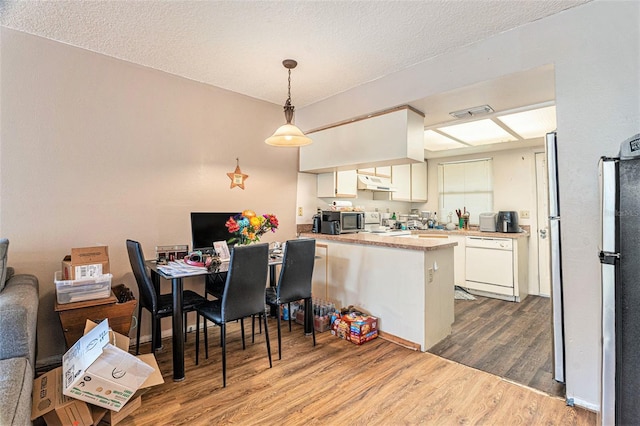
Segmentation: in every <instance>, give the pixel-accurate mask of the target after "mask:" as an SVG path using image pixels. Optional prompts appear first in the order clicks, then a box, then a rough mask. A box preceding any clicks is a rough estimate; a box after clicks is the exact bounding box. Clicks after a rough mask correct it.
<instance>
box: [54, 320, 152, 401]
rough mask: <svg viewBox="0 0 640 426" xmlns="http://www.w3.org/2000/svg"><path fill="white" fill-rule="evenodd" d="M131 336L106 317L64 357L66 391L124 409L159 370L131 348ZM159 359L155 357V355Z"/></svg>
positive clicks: (75, 396) (67, 393)
mask: <svg viewBox="0 0 640 426" xmlns="http://www.w3.org/2000/svg"><path fill="white" fill-rule="evenodd" d="M128 349H129V338H128V337H126V336H122V335H120V334H117V333H114V332H112V331H109V324H108V319H105V320H103V321H102V322H101V323H100V324H98V325H96V326H95V327H94V328H93V329H91V330H88V332H87V333H86V334H85V335H84V336H82V337H81V338H80V340H78V341H77V342H76V343H75V344H74V345H73V346H72V347H71V349H69V350H68V351H67V352H66V353H65V354H64V356H63V357H62V377H63V383H62V385H63V387H62V393H63V394H65V395H67V396H71V397H73V398H76V399H80V400H83V401H86V402H90V403H91V404H94V405H97V406H99V407H104V408H108V409H110V410H113V411H120V409H121V408H122V407H123V406H124V405H125V404H126V403H127V401H128V400H129V399H130V398H131V397H132V396H133V394H134V393H135V391H136V390H137V389H138V388H140V387H141V386H142V385H143V383H144V382H145V381H146V379H147V377H149V376H150V375H151V373H153V372H154V371H155V370H157V364H156V365H154V366H151V365H149V364H147V363H145V362H144V361H142V360H141V359H140V358H138V357H135V356H133V355H131V354H129V353H128V352H127V350H128ZM154 360H155V358H154Z"/></svg>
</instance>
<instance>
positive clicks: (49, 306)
mask: <svg viewBox="0 0 640 426" xmlns="http://www.w3.org/2000/svg"><path fill="white" fill-rule="evenodd" d="M0 34H1V39H0V40H1V44H0V58H1V59H2V68H1V69H2V75H1V80H0V85H1V93H2V97H1V98H0V101H1V102H0V106H1V107H2V112H3V114H2V117H1V121H0V124H1V129H0V171H1V175H0V178H1V182H0V201H1V203H2V204H1V205H2V210H1V211H0V235H2V236H3V237H7V238H9V239H10V241H11V245H10V250H9V264H10V265H11V266H14V267H15V268H16V271H17V272H18V273H33V274H35V275H36V276H37V277H38V279H39V281H40V296H41V300H40V311H39V326H38V340H39V341H38V350H39V359H41V360H42V359H43V358H47V357H49V356H54V355H57V354H61V353H63V351H64V341H63V337H62V331H61V327H60V323H59V320H58V318H57V316H56V314H55V312H54V297H55V294H54V283H53V275H54V272H55V271H56V270H59V268H60V261H61V259H62V257H63V256H64V255H66V254H68V253H69V251H70V249H71V248H72V247H83V246H88V245H93V244H97V243H102V244H107V245H109V248H110V257H111V271H112V273H113V275H114V281H113V283H114V284H116V283H120V282H124V283H125V284H127V286H129V287H130V288H136V285H135V280H134V279H133V275H132V274H131V269H130V266H129V261H128V258H127V255H126V250H125V240H126V239H127V238H131V239H135V240H138V241H140V242H141V243H142V246H143V249H144V251H145V254H146V256H147V257H153V256H154V254H155V253H154V250H155V246H156V245H166V244H190V242H191V234H190V219H189V212H191V211H238V210H242V209H247V208H250V209H253V210H256V212H258V213H274V214H276V215H277V216H278V218H279V219H280V229H279V230H278V232H277V233H275V234H273V235H268V236H267V237H266V238H264V241H273V240H276V239H277V240H280V241H284V240H286V239H288V238H292V237H294V236H295V222H296V221H295V207H296V206H295V203H296V176H297V149H294V150H289V149H281V148H275V147H270V146H268V145H266V144H265V143H264V139H265V137H266V136H268V135H269V134H271V132H273V129H274V128H276V127H277V126H279V125H280V124H281V121H282V108H281V107H280V106H278V105H274V104H269V103H267V102H262V101H257V100H255V99H252V98H248V97H246V96H242V95H239V94H236V93H233V92H229V91H225V90H222V89H218V88H214V87H211V86H207V85H204V84H200V83H196V82H193V81H190V80H186V79H182V78H178V77H175V76H172V75H169V74H165V73H162V72H158V71H155V70H151V69H148V68H144V67H141V66H137V65H133V64H130V63H127V62H124V61H120V60H116V59H113V58H109V57H105V56H101V55H98V54H96V53H92V52H89V51H85V50H81V49H77V48H74V47H70V46H68V45H64V44H60V43H56V42H52V41H50V40H46V39H42V38H38V37H35V36H31V35H28V34H24V33H21V32H17V31H13V30H10V29H7V28H2V29H1V33H0ZM236 158H239V159H240V167H241V169H242V171H243V172H244V173H246V174H248V175H249V179H247V181H246V189H245V190H241V189H239V188H234V189H230V188H229V186H230V182H231V181H230V179H229V178H228V177H227V175H226V173H228V172H232V171H233V170H234V169H235V167H236ZM187 285H188V286H190V287H193V288H194V289H197V290H198V291H200V292H203V283H202V280H192V281H191V282H189V283H187ZM168 290H169V286H168V284H167V285H166V287H165V288H164V289H163V291H168ZM143 315H144V314H143ZM144 318H146V320H145V321H144V323H143V328H142V332H143V334H146V333H148V330H149V324H150V322H149V321H148V320H149V315H148V313H147V314H146V315H145V316H144ZM189 321H190V322H194V321H195V319H194V318H193V317H190V320H189ZM163 325H164V327H165V328H169V327H170V321H169V320H166V321H165V322H164V323H163Z"/></svg>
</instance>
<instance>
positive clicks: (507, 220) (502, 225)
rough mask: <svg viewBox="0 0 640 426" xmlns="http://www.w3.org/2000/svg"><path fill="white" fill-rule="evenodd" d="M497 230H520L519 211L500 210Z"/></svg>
mask: <svg viewBox="0 0 640 426" xmlns="http://www.w3.org/2000/svg"><path fill="white" fill-rule="evenodd" d="M496 231H498V232H520V226H519V225H518V212H514V211H500V212H498V219H497V221H496Z"/></svg>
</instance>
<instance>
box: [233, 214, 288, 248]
mask: <svg viewBox="0 0 640 426" xmlns="http://www.w3.org/2000/svg"><path fill="white" fill-rule="evenodd" d="M225 226H226V227H227V229H228V230H229V233H231V234H233V237H232V238H230V239H229V241H228V242H229V243H230V244H234V243H237V244H243V245H244V244H251V243H254V242H257V241H260V237H261V236H262V235H264V234H265V233H266V232H268V231H271V232H276V229H278V218H277V217H276V216H275V215H273V214H263V215H262V216H257V215H256V213H255V212H254V211H253V210H244V211H243V212H242V213H240V214H238V215H236V216H231V217H230V218H229V220H227V223H225Z"/></svg>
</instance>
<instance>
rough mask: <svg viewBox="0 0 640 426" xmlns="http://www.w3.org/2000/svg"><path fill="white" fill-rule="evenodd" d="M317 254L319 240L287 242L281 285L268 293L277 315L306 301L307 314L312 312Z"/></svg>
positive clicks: (267, 297)
mask: <svg viewBox="0 0 640 426" xmlns="http://www.w3.org/2000/svg"><path fill="white" fill-rule="evenodd" d="M315 254H316V240H314V239H300V240H289V241H287V244H286V245H285V247H284V254H283V257H282V269H280V278H279V279H278V285H277V286H276V287H275V288H274V287H269V288H267V290H266V302H267V304H268V305H269V306H274V307H277V308H278V309H277V312H279V306H280V305H282V304H284V303H286V304H288V307H289V312H291V302H294V301H296V300H302V299H303V300H304V309H305V311H306V310H307V309H312V305H311V297H312V296H311V281H312V276H313V266H314V263H315ZM305 313H306V312H305ZM276 317H277V319H278V320H277V321H278V359H282V338H281V331H280V314H279V313H278V314H277V315H276ZM305 318H306V315H305ZM311 329H312V334H313V346H315V345H316V330H315V327H313V326H312V327H311ZM289 331H291V315H289Z"/></svg>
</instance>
